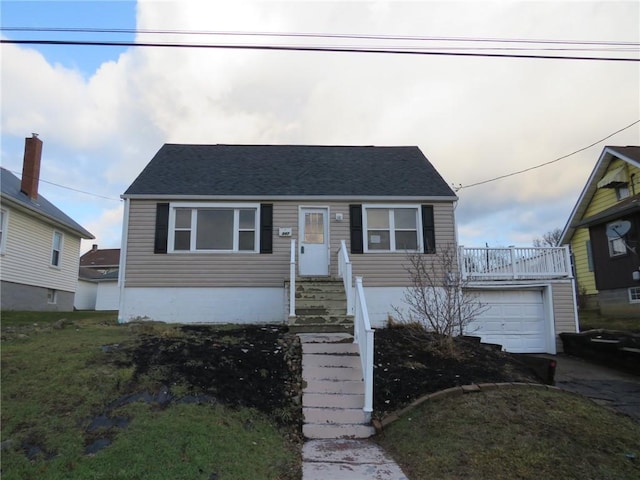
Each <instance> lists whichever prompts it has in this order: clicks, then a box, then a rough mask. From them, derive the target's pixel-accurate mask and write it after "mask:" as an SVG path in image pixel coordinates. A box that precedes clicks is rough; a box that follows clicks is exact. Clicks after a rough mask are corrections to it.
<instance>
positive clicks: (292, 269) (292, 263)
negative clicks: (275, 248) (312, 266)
mask: <svg viewBox="0 0 640 480" xmlns="http://www.w3.org/2000/svg"><path fill="white" fill-rule="evenodd" d="M289 316H290V317H295V316H296V241H295V240H291V257H290V260H289Z"/></svg>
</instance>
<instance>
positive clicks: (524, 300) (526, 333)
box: [468, 286, 556, 353]
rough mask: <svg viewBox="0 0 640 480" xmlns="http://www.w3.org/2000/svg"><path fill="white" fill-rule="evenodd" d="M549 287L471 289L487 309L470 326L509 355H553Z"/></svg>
mask: <svg viewBox="0 0 640 480" xmlns="http://www.w3.org/2000/svg"><path fill="white" fill-rule="evenodd" d="M549 290H550V287H548V286H546V287H535V288H522V287H520V288H501V289H499V290H498V289H478V290H474V292H475V293H477V294H478V295H479V300H480V302H482V303H483V304H484V305H486V310H485V311H484V312H483V313H482V314H481V315H480V316H479V317H478V318H477V319H476V321H475V322H474V323H473V324H472V325H471V326H470V327H469V329H468V332H469V334H471V335H475V336H479V337H480V338H481V339H482V341H483V342H485V343H497V344H500V345H502V346H503V348H504V349H505V350H506V351H507V352H511V353H556V342H555V331H554V322H553V315H552V313H551V312H552V309H551V308H550V302H551V300H550V298H551V295H550V291H549Z"/></svg>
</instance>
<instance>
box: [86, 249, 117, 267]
mask: <svg viewBox="0 0 640 480" xmlns="http://www.w3.org/2000/svg"><path fill="white" fill-rule="evenodd" d="M119 265H120V249H119V248H98V249H96V250H94V249H91V250H89V251H88V252H87V253H85V254H83V255H81V256H80V266H81V267H93V268H98V267H117V266H119Z"/></svg>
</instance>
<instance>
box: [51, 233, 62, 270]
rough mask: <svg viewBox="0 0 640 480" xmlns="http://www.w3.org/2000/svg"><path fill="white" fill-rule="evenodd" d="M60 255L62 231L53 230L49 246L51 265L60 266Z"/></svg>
mask: <svg viewBox="0 0 640 480" xmlns="http://www.w3.org/2000/svg"><path fill="white" fill-rule="evenodd" d="M61 256H62V233H60V232H57V231H54V232H53V242H52V246H51V265H52V266H53V267H59V266H60V257H61Z"/></svg>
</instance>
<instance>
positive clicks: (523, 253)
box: [458, 246, 572, 280]
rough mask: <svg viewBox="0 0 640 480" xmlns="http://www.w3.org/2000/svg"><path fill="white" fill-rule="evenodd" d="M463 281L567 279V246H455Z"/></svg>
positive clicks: (568, 275) (568, 267) (568, 269)
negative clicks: (457, 249)
mask: <svg viewBox="0 0 640 480" xmlns="http://www.w3.org/2000/svg"><path fill="white" fill-rule="evenodd" d="M458 253H459V257H458V258H459V260H460V271H461V273H462V278H463V279H464V280H518V279H528V280H535V279H548V278H567V277H571V276H572V274H571V257H570V253H569V247H568V246H564V247H543V248H537V247H527V248H516V247H508V248H465V247H463V246H460V247H459V252H458Z"/></svg>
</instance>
